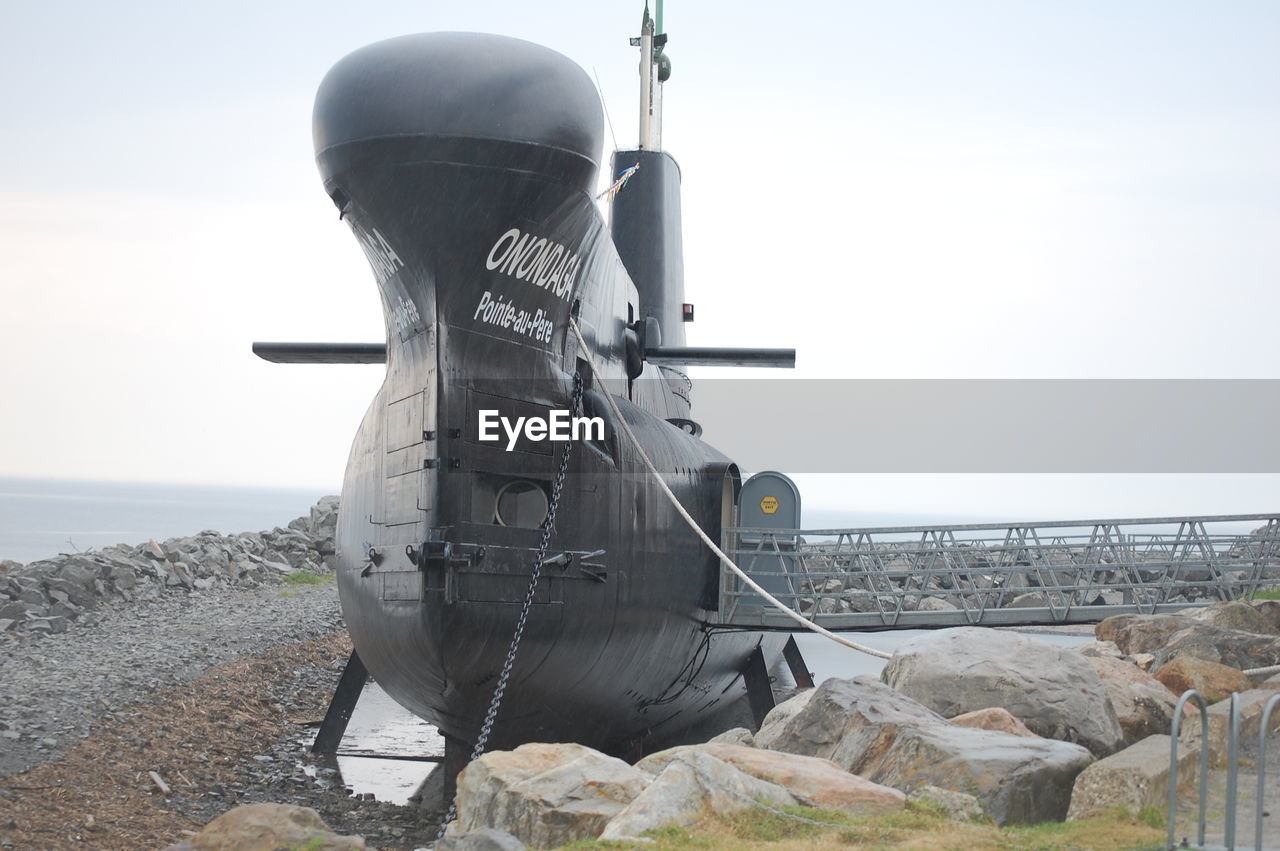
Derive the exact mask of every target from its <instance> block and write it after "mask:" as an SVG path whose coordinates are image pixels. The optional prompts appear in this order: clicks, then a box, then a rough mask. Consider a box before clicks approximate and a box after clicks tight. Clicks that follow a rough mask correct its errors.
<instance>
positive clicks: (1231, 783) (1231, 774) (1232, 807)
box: [1170, 691, 1262, 851]
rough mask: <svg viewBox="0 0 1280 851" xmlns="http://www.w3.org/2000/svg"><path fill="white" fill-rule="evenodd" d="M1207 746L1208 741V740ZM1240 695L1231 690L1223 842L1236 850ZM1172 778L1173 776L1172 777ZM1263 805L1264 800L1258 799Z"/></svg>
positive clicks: (1228, 849)
mask: <svg viewBox="0 0 1280 851" xmlns="http://www.w3.org/2000/svg"><path fill="white" fill-rule="evenodd" d="M1205 745H1206V746H1207V745H1208V743H1207V742H1206V743H1205ZM1239 745H1240V695H1239V693H1237V692H1234V691H1233V692H1231V725H1230V728H1229V730H1228V733H1227V806H1226V810H1227V823H1226V825H1225V827H1224V829H1223V832H1222V842H1223V844H1224V845H1226V846H1227V851H1235V847H1236V782H1237V780H1238V777H1237V775H1238V774H1239V769H1240V766H1239V764H1238V762H1239V757H1240V753H1239V751H1240V748H1239ZM1170 780H1172V778H1170ZM1258 807H1259V808H1261V807H1262V801H1258Z"/></svg>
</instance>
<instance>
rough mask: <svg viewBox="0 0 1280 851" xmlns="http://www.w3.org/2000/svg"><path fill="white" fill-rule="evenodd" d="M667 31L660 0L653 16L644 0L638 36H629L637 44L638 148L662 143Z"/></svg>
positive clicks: (667, 74)
mask: <svg viewBox="0 0 1280 851" xmlns="http://www.w3.org/2000/svg"><path fill="white" fill-rule="evenodd" d="M666 44H667V34H666V33H664V32H662V0H657V19H656V21H655V19H654V18H650V17H649V3H648V0H645V4H644V18H643V20H642V21H641V23H640V37H639V38H633V39H631V46H632V47H639V48H640V144H639V146H638V147H639V148H640V150H642V151H656V150H659V149H660V148H661V147H662V84H663V83H665V82H666V81H667V79H668V78H669V77H670V76H671V60H670V59H668V58H667V55H666V54H665V53H664V52H663V48H664V47H666Z"/></svg>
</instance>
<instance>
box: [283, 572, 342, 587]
mask: <svg viewBox="0 0 1280 851" xmlns="http://www.w3.org/2000/svg"><path fill="white" fill-rule="evenodd" d="M332 581H333V574H332V573H323V574H321V573H308V572H307V571H305V570H296V571H294V572H293V573H286V574H285V575H284V584H285V585H324V584H326V583H329V582H332Z"/></svg>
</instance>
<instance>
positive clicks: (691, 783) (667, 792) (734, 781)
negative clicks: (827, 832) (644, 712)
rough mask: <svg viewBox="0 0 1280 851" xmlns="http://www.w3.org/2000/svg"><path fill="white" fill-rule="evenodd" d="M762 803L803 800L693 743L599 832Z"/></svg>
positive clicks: (633, 833) (619, 832)
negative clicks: (698, 747) (695, 747)
mask: <svg viewBox="0 0 1280 851" xmlns="http://www.w3.org/2000/svg"><path fill="white" fill-rule="evenodd" d="M757 803H764V804H767V805H771V806H775V807H778V806H788V805H794V804H797V803H799V801H798V800H797V799H796V798H794V797H793V796H792V795H791V793H790V792H788V791H787V790H786V789H784V788H783V787H781V786H779V785H777V784H776V783H770V782H768V781H766V780H760V779H757V778H755V777H752V776H751V775H750V774H747V773H746V772H743V771H739V770H738V769H737V768H735V767H733V766H732V765H730V764H729V763H727V762H725V761H723V760H720V759H716V758H715V757H713V756H711V755H710V754H708V753H702V752H700V751H698V750H696V749H691V750H689V751H687V752H685V753H682V754H680V755H678V756H675V757H674V758H672V759H670V760H669V761H668V762H667V763H666V765H665V767H664V768H663V769H662V773H661V774H659V775H658V776H657V777H656V778H654V780H653V782H652V783H650V784H649V785H648V787H647V788H645V790H644V791H643V792H641V793H640V794H639V795H637V796H636V798H635V799H634V800H632V801H631V802H630V803H629V804H627V806H626V807H625V808H623V809H622V810H621V811H620V812H619V813H618V814H617V815H615V816H614V817H613V818H612V819H611V820H610V821H609V823H608V824H607V825H606V826H605V827H604V830H603V832H602V833H601V834H600V838H601V839H606V840H625V839H634V838H636V837H639V836H640V834H642V833H644V832H645V831H646V830H655V829H657V828H660V827H666V826H668V825H690V824H694V823H695V822H697V821H699V820H700V819H702V818H704V817H706V816H707V815H709V814H711V813H719V814H725V813H733V812H738V811H740V810H744V809H748V808H751V807H755V806H756V805H757Z"/></svg>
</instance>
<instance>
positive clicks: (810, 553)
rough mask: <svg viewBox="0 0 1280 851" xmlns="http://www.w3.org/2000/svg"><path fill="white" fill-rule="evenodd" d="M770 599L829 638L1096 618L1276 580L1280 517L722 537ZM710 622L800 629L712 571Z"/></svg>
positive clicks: (1181, 605) (1207, 599)
mask: <svg viewBox="0 0 1280 851" xmlns="http://www.w3.org/2000/svg"><path fill="white" fill-rule="evenodd" d="M722 541H723V545H722V548H723V549H724V551H725V553H726V554H727V555H728V556H729V557H730V558H731V559H733V561H734V562H736V563H737V564H738V566H739V567H741V568H742V569H743V570H745V571H746V572H747V573H748V574H750V575H751V577H752V578H753V579H754V580H755V581H756V582H758V583H759V584H760V585H761V586H762V587H763V588H764V589H765V590H766V591H768V592H769V593H771V594H773V595H774V596H775V597H777V598H779V599H780V600H781V601H782V602H784V603H786V604H787V605H789V606H791V607H792V608H793V609H794V610H795V611H797V612H799V613H801V614H803V615H804V616H805V617H807V618H810V619H811V620H813V621H814V622H815V623H817V624H819V625H821V626H823V627H825V628H827V629H829V630H832V631H855V630H883V629H905V628H920V627H945V626H1038V625H1053V624H1073V623H1096V622H1097V621H1100V620H1102V619H1103V618H1106V617H1109V616H1111V615H1115V614H1126V613H1137V614H1154V613H1158V612H1171V611H1178V610H1181V609H1185V608H1188V607H1192V606H1205V605H1209V604H1211V603H1214V602H1217V601H1219V600H1235V599H1242V598H1249V597H1252V596H1253V595H1255V594H1256V593H1257V592H1258V591H1261V590H1264V589H1268V588H1272V587H1275V586H1280V512H1278V513H1273V514H1238V515H1224V516H1214V517H1156V518H1139V519H1127V520H1061V521H1052V522H1046V523H997V524H982V523H975V524H961V525H951V526H900V527H877V528H866V529H817V530H801V529H766V528H749V527H732V528H726V529H724V530H723V536H722ZM718 603H719V609H718V610H717V611H715V612H712V613H711V615H710V617H709V622H710V623H711V624H713V625H716V626H722V627H728V628H735V627H738V628H744V629H755V630H760V629H763V630H771V629H772V630H780V631H793V630H795V629H796V628H797V627H796V623H795V621H794V620H792V619H791V618H789V617H787V616H786V615H785V614H783V613H782V612H780V611H778V610H777V609H776V608H774V607H773V606H771V605H769V604H768V603H766V602H765V601H764V600H763V598H761V597H760V596H759V595H758V594H757V593H755V592H754V591H752V590H751V588H749V587H748V586H746V585H745V583H743V582H742V580H741V579H739V578H738V577H737V576H735V575H734V574H733V573H732V572H731V571H729V570H728V569H727V568H724V567H723V565H722V567H721V572H720V593H719V600H718Z"/></svg>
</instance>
